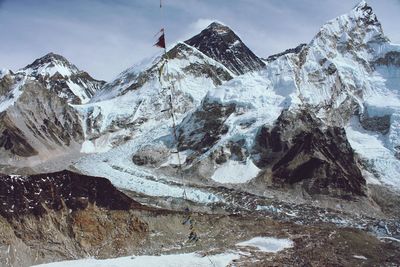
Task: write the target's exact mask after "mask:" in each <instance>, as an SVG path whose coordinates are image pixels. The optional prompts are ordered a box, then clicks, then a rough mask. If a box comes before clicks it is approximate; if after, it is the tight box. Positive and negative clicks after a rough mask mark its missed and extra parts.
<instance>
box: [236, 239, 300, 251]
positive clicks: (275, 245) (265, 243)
mask: <svg viewBox="0 0 400 267" xmlns="http://www.w3.org/2000/svg"><path fill="white" fill-rule="evenodd" d="M293 244H294V243H293V241H292V240H290V239H278V238H274V237H254V238H252V239H250V240H247V241H244V242H240V243H237V244H236V246H245V247H255V248H257V249H259V250H260V251H263V252H272V253H277V252H279V251H281V250H284V249H285V248H291V247H293Z"/></svg>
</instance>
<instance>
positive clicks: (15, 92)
mask: <svg viewBox="0 0 400 267" xmlns="http://www.w3.org/2000/svg"><path fill="white" fill-rule="evenodd" d="M26 80H27V76H24V77H23V78H22V79H21V80H20V81H18V82H17V83H16V84H14V85H13V87H12V89H11V90H10V92H8V93H7V94H5V95H3V96H0V112H3V111H4V110H6V109H7V108H9V107H10V106H12V105H14V103H15V101H17V99H18V98H19V97H20V96H21V95H22V92H23V90H22V87H23V85H24V84H25V82H26Z"/></svg>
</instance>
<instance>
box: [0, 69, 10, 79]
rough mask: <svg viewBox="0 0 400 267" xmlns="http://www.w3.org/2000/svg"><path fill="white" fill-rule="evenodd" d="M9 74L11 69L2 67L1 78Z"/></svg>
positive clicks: (0, 70)
mask: <svg viewBox="0 0 400 267" xmlns="http://www.w3.org/2000/svg"><path fill="white" fill-rule="evenodd" d="M7 74H10V70H9V69H0V79H2V78H3V77H4V76H6V75H7Z"/></svg>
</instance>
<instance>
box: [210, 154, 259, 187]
mask: <svg viewBox="0 0 400 267" xmlns="http://www.w3.org/2000/svg"><path fill="white" fill-rule="evenodd" d="M259 171H260V169H258V168H257V166H256V165H254V163H253V161H252V160H251V159H247V161H246V162H245V163H242V162H239V161H234V160H229V161H227V162H225V163H224V164H223V165H222V166H221V167H219V168H218V169H217V170H216V171H215V172H214V174H213V175H212V176H211V179H213V180H214V181H216V182H218V183H223V184H225V183H231V184H238V183H246V182H248V181H250V180H251V179H253V178H255V177H256V176H257V174H258V172H259Z"/></svg>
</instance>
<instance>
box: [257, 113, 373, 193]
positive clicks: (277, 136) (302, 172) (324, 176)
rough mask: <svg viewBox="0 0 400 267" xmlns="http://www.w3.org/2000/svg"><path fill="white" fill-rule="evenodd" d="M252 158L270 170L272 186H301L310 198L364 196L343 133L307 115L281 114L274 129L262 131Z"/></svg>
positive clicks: (352, 157) (357, 171) (361, 178)
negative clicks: (316, 195) (319, 195)
mask: <svg viewBox="0 0 400 267" xmlns="http://www.w3.org/2000/svg"><path fill="white" fill-rule="evenodd" d="M293 122H296V123H293ZM254 156H255V157H254V158H256V159H257V160H256V164H257V166H258V167H259V168H264V169H266V168H267V169H270V170H271V176H272V180H273V183H274V184H275V185H278V186H282V185H287V184H289V185H294V184H301V186H302V187H303V188H304V189H305V190H306V191H307V192H308V193H309V194H311V195H315V194H326V195H333V196H341V197H348V196H351V195H364V194H365V192H364V189H363V188H364V185H365V180H364V178H363V177H362V175H361V171H360V169H359V168H358V166H357V162H356V158H355V155H354V152H353V150H352V148H351V146H350V144H349V143H348V141H347V138H346V134H345V131H344V129H342V128H338V127H332V126H326V125H323V123H322V122H321V121H320V120H319V119H318V118H316V117H315V116H313V115H312V114H310V113H308V112H307V111H304V110H301V111H298V112H296V113H293V112H291V111H284V112H283V113H282V114H281V116H280V117H279V118H278V120H277V122H276V123H275V125H274V126H273V127H262V128H261V129H260V131H259V134H258V136H257V139H256V145H255V147H254Z"/></svg>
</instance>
